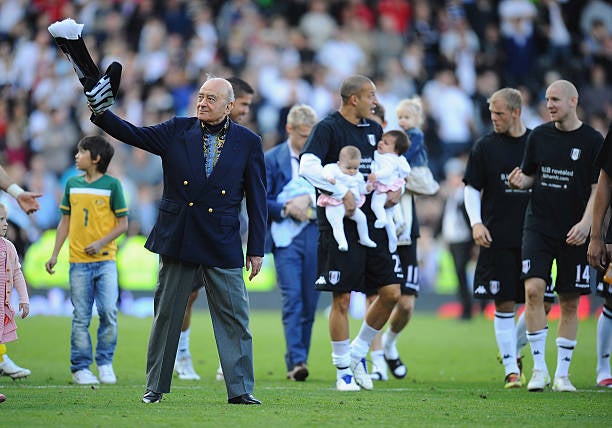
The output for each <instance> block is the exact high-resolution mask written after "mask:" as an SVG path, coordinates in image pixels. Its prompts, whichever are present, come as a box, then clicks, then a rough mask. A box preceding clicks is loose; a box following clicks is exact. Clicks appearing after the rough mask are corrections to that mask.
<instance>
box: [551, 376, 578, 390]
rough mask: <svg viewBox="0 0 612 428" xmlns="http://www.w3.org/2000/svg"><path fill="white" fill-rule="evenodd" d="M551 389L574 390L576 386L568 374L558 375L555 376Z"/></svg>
mask: <svg viewBox="0 0 612 428" xmlns="http://www.w3.org/2000/svg"><path fill="white" fill-rule="evenodd" d="M552 390H553V391H555V392H574V391H576V387H575V386H574V385H572V383H571V382H570V380H569V377H568V376H559V377H556V378H555V380H554V382H553V387H552Z"/></svg>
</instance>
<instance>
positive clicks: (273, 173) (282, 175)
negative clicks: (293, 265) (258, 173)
mask: <svg viewBox="0 0 612 428" xmlns="http://www.w3.org/2000/svg"><path fill="white" fill-rule="evenodd" d="M264 156H265V161H266V182H267V189H268V191H267V202H268V228H267V232H266V248H265V251H266V253H270V252H272V248H273V247H274V243H273V242H272V235H271V234H270V226H271V225H272V222H273V221H281V220H283V217H282V216H281V212H282V210H283V204H281V203H279V202H277V201H276V198H277V196H278V194H279V193H280V192H282V190H283V187H285V185H286V184H287V183H289V181H291V178H292V170H291V153H290V151H289V146H288V144H287V141H285V142H283V143H281V144H279V145H277V146H275V147H272V148H271V149H270V150H268V151H267V152H266V153H265V155H264Z"/></svg>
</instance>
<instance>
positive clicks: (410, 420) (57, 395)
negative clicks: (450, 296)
mask: <svg viewBox="0 0 612 428" xmlns="http://www.w3.org/2000/svg"><path fill="white" fill-rule="evenodd" d="M70 322H71V321H70V318H69V317H43V316H37V317H33V318H31V319H26V320H22V321H20V322H19V330H18V333H19V335H20V339H19V340H18V341H17V342H14V343H10V344H8V350H9V355H10V356H11V357H12V358H13V360H15V361H16V362H17V363H18V364H20V365H21V366H24V367H28V368H30V369H31V370H32V375H31V376H30V377H29V378H28V379H25V380H22V381H12V380H11V379H9V378H7V377H2V378H0V392H3V393H4V394H5V395H6V396H7V401H6V402H4V403H2V404H0V426H2V427H16V426H19V427H24V428H25V427H112V428H118V427H209V426H210V427H224V426H232V427H233V426H236V427H266V428H272V427H284V428H289V427H346V426H351V427H355V426H360V427H375V426H384V427H427V426H431V427H435V426H440V427H450V426H457V427H479V426H483V427H484V426H491V427H537V426H542V427H544V426H546V427H554V428H558V427H572V428H575V427H580V428H582V427H588V426H593V427H596V426H597V427H600V426H608V425H609V423H610V421H612V390H602V389H599V388H597V387H595V329H596V323H597V320H596V319H595V318H594V317H590V318H588V319H587V320H584V321H581V323H580V327H579V331H578V346H577V348H576V351H575V352H574V358H573V361H572V366H571V379H572V382H573V383H574V385H575V386H576V387H577V388H578V392H576V393H553V392H552V391H550V390H549V391H546V392H544V393H529V392H527V390H526V389H525V388H522V389H515V390H504V389H503V368H502V366H501V365H500V364H499V363H498V362H497V360H496V355H497V347H496V345H495V338H494V335H493V324H492V321H491V320H488V319H485V318H484V317H476V318H475V319H474V320H473V321H471V322H460V321H455V320H449V319H439V318H437V317H436V316H435V315H434V314H433V313H431V312H419V311H418V308H417V311H416V314H415V317H414V319H413V320H412V322H411V324H410V325H409V327H408V329H407V330H406V331H405V332H404V334H403V335H402V336H401V338H400V341H399V350H400V354H401V356H402V358H403V359H404V361H405V362H406V363H407V365H408V376H407V377H406V378H405V379H403V380H395V379H391V380H389V381H388V382H377V383H375V386H374V390H373V391H359V392H351V393H347V392H344V393H340V392H337V391H335V389H334V385H335V369H334V367H333V366H332V364H331V356H330V354H331V346H330V343H329V336H328V328H327V319H326V317H325V314H324V313H323V312H318V313H317V319H316V322H315V326H314V334H313V339H312V349H311V355H310V358H309V369H310V373H311V375H310V377H309V378H308V379H307V381H306V382H304V383H298V382H292V381H289V380H286V379H285V374H286V369H285V366H284V358H283V355H284V350H285V345H284V338H283V332H282V325H281V317H280V312H279V311H255V312H253V313H252V320H251V330H252V332H253V337H254V356H255V378H256V379H255V381H256V384H255V396H256V397H257V398H259V399H260V400H262V402H263V405H262V406H235V405H229V404H227V403H226V400H227V397H226V393H225V386H224V384H223V383H222V382H217V381H216V380H215V379H214V376H215V371H216V368H217V365H218V359H217V354H216V348H215V344H214V339H213V334H212V327H211V323H210V316H209V314H208V312H205V311H201V312H196V313H195V314H194V317H193V319H192V327H191V329H192V334H191V350H192V354H193V357H194V363H195V368H196V371H197V372H198V373H199V374H200V376H202V380H201V381H197V382H194V381H181V380H178V379H177V378H175V379H174V381H173V384H172V392H171V393H170V394H166V395H164V399H163V401H162V402H161V403H159V404H154V405H145V404H142V403H140V398H141V397H142V394H143V392H144V386H145V385H144V383H145V354H146V346H147V341H148V337H149V330H150V326H151V319H150V318H146V319H140V318H133V317H127V316H120V318H119V343H118V346H117V351H116V355H115V363H114V367H115V371H116V373H117V377H118V379H119V380H118V383H117V385H101V386H99V387H97V388H91V387H86V386H77V385H74V384H72V383H71V377H70V369H69V367H70V365H69V364H70V363H69V359H70V352H69V346H70ZM360 322H361V321H359V320H351V330H352V335H353V337H354V334H355V333H356V331H357V329H358V328H359V325H360ZM96 327H97V321H95V320H94V321H93V322H92V331H95V330H94V329H95V328H96ZM556 328H557V324H556V322H551V323H550V332H551V334H549V338H548V346H547V361H548V366H549V369H550V370H551V375H552V374H554V369H555V366H556V347H555V345H554V338H555V336H556ZM92 337H93V340H94V343H95V333H94V334H93V335H92ZM524 353H525V354H529V352H528V349H525V352H524ZM524 361H525V369H526V374H527V377H528V378H529V375H530V374H531V358H530V357H529V356H528V355H527V356H526V357H525V359H524ZM92 369H94V372H95V367H92Z"/></svg>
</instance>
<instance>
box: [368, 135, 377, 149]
mask: <svg viewBox="0 0 612 428" xmlns="http://www.w3.org/2000/svg"><path fill="white" fill-rule="evenodd" d="M368 142H369V143H370V146H375V145H376V137H375V136H374V134H368Z"/></svg>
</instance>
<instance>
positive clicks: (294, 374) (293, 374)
mask: <svg viewBox="0 0 612 428" xmlns="http://www.w3.org/2000/svg"><path fill="white" fill-rule="evenodd" d="M307 377H308V368H307V367H306V364H304V363H300V364H296V366H295V367H294V368H293V370H291V371H290V372H289V373H287V379H291V380H295V381H298V382H304V381H305V380H306V378H307Z"/></svg>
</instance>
